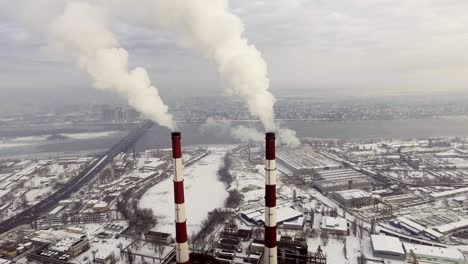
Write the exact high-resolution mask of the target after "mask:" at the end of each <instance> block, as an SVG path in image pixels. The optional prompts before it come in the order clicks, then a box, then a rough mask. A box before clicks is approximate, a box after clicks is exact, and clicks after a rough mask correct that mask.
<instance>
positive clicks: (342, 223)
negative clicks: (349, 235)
mask: <svg viewBox="0 0 468 264" xmlns="http://www.w3.org/2000/svg"><path fill="white" fill-rule="evenodd" d="M321 228H322V229H328V230H338V231H348V224H347V222H346V219H344V218H340V217H336V218H335V217H330V216H324V217H322V224H321Z"/></svg>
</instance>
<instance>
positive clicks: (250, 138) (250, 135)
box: [231, 126, 265, 142]
mask: <svg viewBox="0 0 468 264" xmlns="http://www.w3.org/2000/svg"><path fill="white" fill-rule="evenodd" d="M231 135H232V136H234V137H235V138H237V139H239V140H240V141H242V142H261V141H263V140H264V138H265V135H264V134H262V133H260V132H259V131H258V130H256V129H255V128H251V127H245V126H236V127H233V128H232V130H231Z"/></svg>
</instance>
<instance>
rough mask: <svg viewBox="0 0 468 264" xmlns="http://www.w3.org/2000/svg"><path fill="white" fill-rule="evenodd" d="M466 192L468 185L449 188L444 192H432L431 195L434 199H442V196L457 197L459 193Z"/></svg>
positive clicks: (467, 191)
mask: <svg viewBox="0 0 468 264" xmlns="http://www.w3.org/2000/svg"><path fill="white" fill-rule="evenodd" d="M465 193H468V187H465V188H460V189H455V190H448V191H444V192H438V193H432V194H430V196H431V197H432V198H434V199H442V198H449V197H455V196H458V195H463V194H465Z"/></svg>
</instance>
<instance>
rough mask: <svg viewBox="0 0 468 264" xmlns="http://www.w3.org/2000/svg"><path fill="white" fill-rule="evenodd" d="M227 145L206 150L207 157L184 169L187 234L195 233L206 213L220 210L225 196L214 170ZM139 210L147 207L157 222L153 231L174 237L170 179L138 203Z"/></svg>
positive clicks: (153, 188) (217, 166) (221, 159)
mask: <svg viewBox="0 0 468 264" xmlns="http://www.w3.org/2000/svg"><path fill="white" fill-rule="evenodd" d="M229 148H231V147H229V146H217V147H209V148H208V149H209V150H210V151H211V152H212V153H211V154H210V155H208V156H206V157H205V158H203V159H201V160H200V161H198V162H196V163H195V164H193V165H192V166H190V167H188V168H185V172H184V175H185V182H184V183H185V206H186V212H187V229H188V230H187V232H188V234H189V235H191V234H194V233H196V232H198V231H199V229H200V224H201V222H202V221H203V220H204V219H205V218H206V217H207V214H208V212H210V211H212V210H213V209H215V208H220V207H223V205H224V200H225V199H226V198H227V196H228V193H227V191H226V189H225V186H224V183H222V182H220V181H218V178H217V177H218V175H217V171H218V169H219V167H220V166H221V165H222V164H223V157H224V155H225V153H226V152H227V151H228V150H229ZM139 206H140V207H141V208H151V209H152V210H153V212H154V214H155V216H156V217H157V219H158V224H157V225H156V227H155V230H158V231H161V232H167V233H171V234H174V231H175V227H174V197H173V182H172V177H171V178H169V179H166V180H164V181H162V182H161V183H159V184H157V185H155V186H153V187H152V188H151V189H149V190H148V192H146V193H145V194H144V195H143V197H142V198H141V200H140V203H139Z"/></svg>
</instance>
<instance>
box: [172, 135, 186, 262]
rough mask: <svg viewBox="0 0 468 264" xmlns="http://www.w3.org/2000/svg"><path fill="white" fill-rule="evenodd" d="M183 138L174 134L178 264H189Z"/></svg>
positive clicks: (173, 153)
mask: <svg viewBox="0 0 468 264" xmlns="http://www.w3.org/2000/svg"><path fill="white" fill-rule="evenodd" d="M181 140H182V137H181V135H180V132H173V133H172V157H173V167H174V202H175V226H176V263H177V264H189V263H190V258H189V248H188V239H187V225H186V223H187V219H186V218H185V203H184V202H185V201H184V168H183V166H184V165H183V164H182V147H181Z"/></svg>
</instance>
